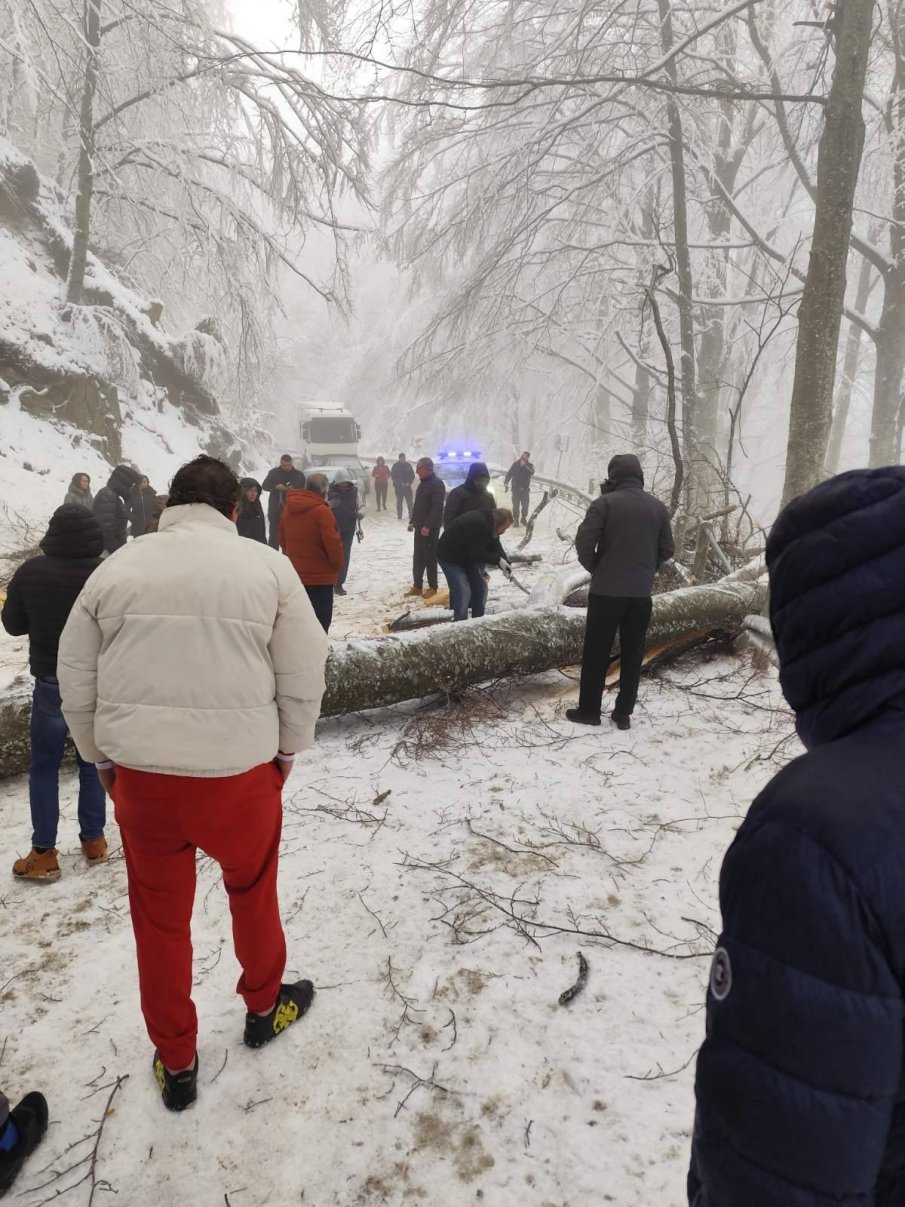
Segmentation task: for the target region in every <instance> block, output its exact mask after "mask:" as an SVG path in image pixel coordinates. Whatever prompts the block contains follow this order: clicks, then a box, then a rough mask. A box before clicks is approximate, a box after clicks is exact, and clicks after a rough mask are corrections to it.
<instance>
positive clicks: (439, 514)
mask: <svg viewBox="0 0 905 1207" xmlns="http://www.w3.org/2000/svg"><path fill="white" fill-rule="evenodd" d="M445 498H446V483H445V482H444V481H443V479H442V478H438V477H437V475H436V474H431V475H430V476H429V477H427V478H422V479H421V481H420V482H419V483H418V489H417V490H416V491H415V502H414V503H413V504H412V518H411V521H410V523H411V526H412V527H413V528H414V529H415V531H416V532H420V530H421V529H422V528H430V530H431V532H433V533H437V532H439V531H440V527H441V525H442V523H443V501H444V499H445Z"/></svg>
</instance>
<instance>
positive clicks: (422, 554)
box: [406, 457, 446, 599]
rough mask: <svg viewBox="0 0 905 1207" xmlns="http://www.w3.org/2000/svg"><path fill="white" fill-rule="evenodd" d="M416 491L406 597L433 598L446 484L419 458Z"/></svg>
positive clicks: (432, 465)
mask: <svg viewBox="0 0 905 1207" xmlns="http://www.w3.org/2000/svg"><path fill="white" fill-rule="evenodd" d="M415 473H416V474H417V475H418V478H419V482H418V489H417V490H416V491H415V502H414V505H413V506H412V522H411V523H410V524H409V532H414V534H415V547H414V553H413V556H412V584H413V585H412V586H411V587H410V588H409V589H408V591H406V595H421V594H424V596H425V597H426V598H428V599H430V598H431V596H433V595H436V594H437V540H438V538H439V536H440V527H441V525H442V524H443V500H444V499H445V498H446V484H445V483H444V482H443V481H442V479H440V478H438V477H437V475H436V474H435V473H434V463H433V461H432V460H431V459H430V457H422V458H421V460H420V461H419V462H418V464H417V465H416V466H415ZM425 573H426V574H427V590H426V591H423V587H424V575H425Z"/></svg>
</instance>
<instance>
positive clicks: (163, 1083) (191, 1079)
mask: <svg viewBox="0 0 905 1207" xmlns="http://www.w3.org/2000/svg"><path fill="white" fill-rule="evenodd" d="M154 1076H155V1077H156V1078H157V1084H158V1085H159V1086H160V1096H161V1098H162V1099H163V1105H164V1106H165V1107H166V1108H167V1110H168V1111H184V1110H185V1108H186V1107H187V1106H191V1105H192V1103H193V1102H194V1101H195V1099H196V1098H197V1097H198V1053H197V1052H196V1053H195V1063H194V1065H193V1066H192V1068H190V1069H186V1070H185V1071H184V1072H182V1073H171V1072H170V1070H169V1069H168V1068H167V1067H166V1065H165V1064H164V1063H163V1061H162V1060H161V1059H160V1053H159V1052H155V1053H154Z"/></svg>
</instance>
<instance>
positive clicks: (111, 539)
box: [92, 465, 139, 553]
mask: <svg viewBox="0 0 905 1207" xmlns="http://www.w3.org/2000/svg"><path fill="white" fill-rule="evenodd" d="M138 480H139V474H138V471H137V470H134V469H132V468H131V467H130V466H128V465H117V467H116V469H115V470H114V471H113V473H112V474H111V475H110V479H109V481H108V482H107V485H106V486H103V487H101V489H100V490H99V491H98V492H97V494H96V495H95V496H94V507H93V509H92V510H93V512H94V516H95V519H96V520H97V522H98V523H99V524H100V526H101V531H102V532H103V534H104V552H105V553H115V552H116V551H117V549H121V548H122V547H123V545H125V543H126V530H127V527H128V523H129V509H128V507H127V506H126V502H127V500H128V499H129V496H130V494H131V492H132V487H133V486H137V485H138Z"/></svg>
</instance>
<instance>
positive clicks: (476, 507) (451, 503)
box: [443, 461, 496, 528]
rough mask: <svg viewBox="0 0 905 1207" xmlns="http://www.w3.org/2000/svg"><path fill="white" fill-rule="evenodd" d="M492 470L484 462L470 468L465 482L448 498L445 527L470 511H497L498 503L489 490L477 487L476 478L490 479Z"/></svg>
mask: <svg viewBox="0 0 905 1207" xmlns="http://www.w3.org/2000/svg"><path fill="white" fill-rule="evenodd" d="M489 477H490V470H489V469H488V468H487V466H486V465H485V464H484V462H483V461H475V462H473V463H472V464H471V465H469V467H468V473H467V474H466V475H465V481H464V482H463V483H462V485H461V486H456V487H455V488H454V489H453V490H451V491H450V492H449V494H448V495H447V496H446V506H445V507H444V509H443V527H444V528H448V527H449V526H450V524H451V523H452V522H453V520H455V519H457V518H458V517H459V516H460V515H465V513H466V512H468V511H495V510H496V501H495V499H494V497H493V495H492V494H491V493H490V491H489V490H484V489H482V488H481V487H480V486H476V485H475V478H489Z"/></svg>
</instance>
